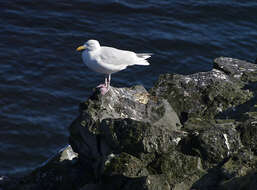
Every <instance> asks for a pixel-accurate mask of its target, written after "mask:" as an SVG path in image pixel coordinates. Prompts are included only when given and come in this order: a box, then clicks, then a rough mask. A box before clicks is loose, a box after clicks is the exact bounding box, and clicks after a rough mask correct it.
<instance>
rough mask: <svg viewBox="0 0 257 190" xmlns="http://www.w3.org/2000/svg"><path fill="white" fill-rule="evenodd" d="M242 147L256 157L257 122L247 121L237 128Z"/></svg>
mask: <svg viewBox="0 0 257 190" xmlns="http://www.w3.org/2000/svg"><path fill="white" fill-rule="evenodd" d="M239 130H240V136H241V140H242V143H243V145H245V146H246V147H248V148H249V149H250V150H252V151H253V152H254V153H255V155H257V120H248V121H246V122H244V123H243V124H242V125H240V127H239Z"/></svg>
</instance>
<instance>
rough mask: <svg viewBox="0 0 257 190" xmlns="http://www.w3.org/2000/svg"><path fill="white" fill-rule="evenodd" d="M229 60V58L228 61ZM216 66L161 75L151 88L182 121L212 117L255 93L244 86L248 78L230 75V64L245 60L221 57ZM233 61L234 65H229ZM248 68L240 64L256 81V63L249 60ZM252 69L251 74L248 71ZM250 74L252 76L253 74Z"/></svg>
mask: <svg viewBox="0 0 257 190" xmlns="http://www.w3.org/2000/svg"><path fill="white" fill-rule="evenodd" d="M227 60H230V61H227ZM215 63H216V64H215V68H214V69H213V70H211V71H208V72H200V73H195V74H191V75H178V74H165V75H161V76H160V78H159V80H158V81H157V83H156V84H155V86H154V87H153V88H152V89H151V90H150V93H151V94H152V95H154V96H158V97H163V98H165V99H167V100H168V102H169V103H170V104H171V106H172V107H173V108H174V110H175V111H176V113H177V114H178V115H179V117H180V119H181V121H182V122H186V121H187V120H188V119H190V118H194V119H196V118H199V119H202V120H203V119H208V120H209V119H211V118H214V117H215V116H216V115H217V114H219V113H221V112H224V111H225V110H227V109H228V108H231V109H233V108H234V107H236V106H237V105H240V104H243V103H245V102H247V101H248V100H250V99H251V98H252V97H253V92H251V91H249V90H248V89H244V86H245V84H246V83H245V82H244V81H243V80H241V78H240V77H238V78H236V71H234V69H231V71H230V72H231V73H234V74H235V75H233V76H232V75H231V76H230V75H227V74H226V72H224V71H227V70H229V68H233V67H234V66H235V65H236V64H235V63H238V64H239V63H240V65H243V63H242V62H240V61H239V60H234V59H232V58H230V59H226V58H218V59H216V61H215ZM229 63H231V64H232V65H226V64H229ZM246 66H247V69H243V66H242V69H241V67H240V68H239V67H237V68H239V69H241V70H240V72H241V73H243V75H247V76H249V77H248V78H249V80H250V81H253V78H255V77H254V76H256V75H254V73H255V72H256V70H255V68H256V65H255V64H250V63H247V65H246ZM249 73H251V75H250V74H249ZM250 76H251V77H250Z"/></svg>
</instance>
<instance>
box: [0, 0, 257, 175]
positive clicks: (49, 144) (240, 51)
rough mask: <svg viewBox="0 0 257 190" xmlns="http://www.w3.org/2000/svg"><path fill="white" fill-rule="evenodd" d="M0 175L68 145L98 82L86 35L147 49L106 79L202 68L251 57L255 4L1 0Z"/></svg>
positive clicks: (256, 30)
mask: <svg viewBox="0 0 257 190" xmlns="http://www.w3.org/2000/svg"><path fill="white" fill-rule="evenodd" d="M0 13H1V16H0V175H1V174H14V173H16V172H25V171H28V170H31V169H32V168H34V167H37V166H38V165H40V164H41V163H42V162H44V161H45V160H46V159H48V158H49V157H50V156H51V155H53V154H54V153H56V152H57V151H58V150H59V149H60V148H61V147H63V146H64V145H65V144H67V143H68V130H67V127H68V126H69V124H70V123H71V122H72V120H73V119H75V117H76V116H77V114H78V111H77V107H78V104H79V102H80V101H83V100H85V99H86V98H87V97H88V96H89V94H90V93H91V90H92V88H93V87H95V86H96V85H98V84H99V83H101V82H102V81H103V76H101V75H99V74H96V73H94V72H92V71H90V70H89V69H88V68H86V66H85V65H83V64H82V60H81V55H80V54H79V53H78V52H76V51H75V48H76V47H77V46H79V45H81V44H83V43H84V42H85V41H86V40H88V39H91V38H93V39H97V40H99V41H100V43H101V44H102V45H106V46H114V47H117V48H120V49H126V50H133V51H136V52H152V53H154V56H153V57H152V58H151V59H150V62H151V66H149V67H142V66H141V67H140V66H135V67H131V68H129V69H127V70H124V71H122V72H119V73H116V74H114V75H113V78H112V85H113V86H119V87H121V86H131V85H136V84H142V85H144V86H145V87H146V88H150V87H151V86H152V85H153V83H154V81H156V80H157V78H158V76H159V75H160V74H161V73H167V72H169V73H181V74H189V73H194V72H199V71H207V70H210V69H211V67H212V60H213V59H214V58H215V57H217V56H231V57H235V58H240V59H245V60H249V61H253V60H255V59H256V57H257V51H256V46H257V1H255V0H254V1H253V0H252V1H247V2H246V1H243V0H241V1H236V0H234V1H233V0H227V1H221V0H212V1H208V0H199V1H192V0H187V1H181V0H158V1H156V0H145V1H139V0H137V1H136V0H102V1H97V0H91V1H90V0H73V1H70V0H65V1H52V0H44V1H42V0H40V1H38V0H30V1H29V0H16V1H14V0H12V1H7V0H0Z"/></svg>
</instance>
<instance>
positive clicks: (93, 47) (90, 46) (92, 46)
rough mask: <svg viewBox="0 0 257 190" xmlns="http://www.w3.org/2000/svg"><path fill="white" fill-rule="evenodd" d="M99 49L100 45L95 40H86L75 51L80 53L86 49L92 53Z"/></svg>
mask: <svg viewBox="0 0 257 190" xmlns="http://www.w3.org/2000/svg"><path fill="white" fill-rule="evenodd" d="M99 48H100V44H99V42H98V41H97V40H88V41H87V42H86V43H85V44H84V45H82V46H79V47H78V48H77V51H82V50H85V49H87V50H88V51H94V50H97V49H99Z"/></svg>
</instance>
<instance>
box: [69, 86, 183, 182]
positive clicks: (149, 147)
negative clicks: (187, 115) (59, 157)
mask: <svg viewBox="0 0 257 190" xmlns="http://www.w3.org/2000/svg"><path fill="white" fill-rule="evenodd" d="M180 127H181V124H180V121H179V119H178V117H177V115H176V113H175V112H174V111H173V109H172V107H171V106H170V105H169V104H168V102H167V101H166V100H164V99H161V98H157V97H154V96H150V95H149V94H148V93H147V91H146V90H145V89H144V88H143V87H141V86H136V87H132V88H114V87H112V88H111V89H110V90H109V92H108V93H107V94H106V95H105V96H102V95H100V94H99V92H97V91H96V92H95V93H94V94H93V96H91V97H90V98H89V99H88V100H87V101H86V102H85V103H83V104H81V109H80V116H79V117H78V118H77V119H76V120H75V121H74V122H73V123H72V125H71V126H70V144H71V145H72V147H73V149H74V150H75V152H77V153H78V154H79V158H80V161H81V162H82V163H83V164H84V165H85V166H86V167H92V168H89V169H92V170H93V171H94V173H95V177H96V178H97V177H98V176H100V175H101V173H102V172H103V170H104V163H105V161H106V159H107V157H108V155H110V154H112V153H115V154H119V153H121V152H126V153H128V154H131V155H137V156H139V153H152V152H156V153H161V152H167V151H168V149H169V148H170V147H171V146H174V145H176V144H177V142H176V140H177V138H178V136H181V135H183V133H181V132H177V130H179V129H180Z"/></svg>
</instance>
